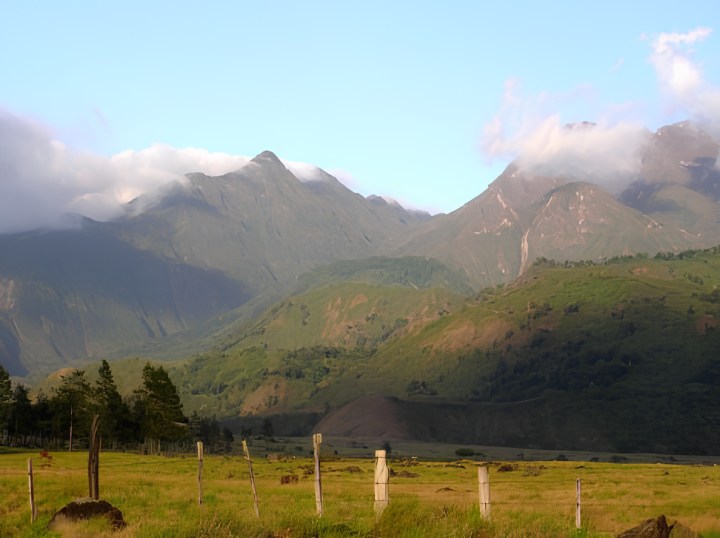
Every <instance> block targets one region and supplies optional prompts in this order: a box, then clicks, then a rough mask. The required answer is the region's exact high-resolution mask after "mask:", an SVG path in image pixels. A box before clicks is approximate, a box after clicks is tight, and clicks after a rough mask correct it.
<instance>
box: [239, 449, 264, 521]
mask: <svg viewBox="0 0 720 538" xmlns="http://www.w3.org/2000/svg"><path fill="white" fill-rule="evenodd" d="M242 448H243V453H244V454H245V459H246V460H247V462H248V470H249V471H250V487H251V488H252V494H253V502H254V505H255V515H256V516H257V517H258V519H259V518H260V508H259V507H258V496H257V490H256V489H255V473H253V466H252V460H251V459H250V451H249V450H248V447H247V441H245V439H243V440H242Z"/></svg>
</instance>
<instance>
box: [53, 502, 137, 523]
mask: <svg viewBox="0 0 720 538" xmlns="http://www.w3.org/2000/svg"><path fill="white" fill-rule="evenodd" d="M98 516H104V517H106V518H108V520H109V521H110V524H111V525H112V527H113V529H115V530H118V529H123V528H125V527H126V526H127V523H125V520H124V519H123V515H122V512H121V511H120V510H119V509H117V508H115V507H114V506H113V505H112V504H110V503H109V502H107V501H103V500H95V499H91V498H89V497H82V498H80V499H75V500H74V501H71V502H70V503H68V504H66V505H65V506H63V507H62V508H61V509H60V510H58V511H57V512H56V513H55V515H54V516H53V517H52V519H51V520H50V524H49V525H48V527H49V528H50V529H52V528H53V524H55V523H59V522H61V521H78V520H80V519H90V518H92V517H98Z"/></svg>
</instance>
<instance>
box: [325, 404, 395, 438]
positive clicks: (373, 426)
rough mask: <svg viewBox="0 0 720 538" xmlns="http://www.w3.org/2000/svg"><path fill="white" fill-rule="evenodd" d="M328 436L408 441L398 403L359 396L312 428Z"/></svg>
mask: <svg viewBox="0 0 720 538" xmlns="http://www.w3.org/2000/svg"><path fill="white" fill-rule="evenodd" d="M315 430H317V431H321V432H323V433H324V434H326V435H328V436H338V437H376V438H381V439H408V438H409V434H408V431H407V426H406V424H405V421H404V420H403V418H402V412H401V410H400V407H399V406H398V404H397V403H396V402H395V401H394V400H392V399H390V398H386V397H385V396H380V395H379V394H372V395H369V396H363V397H361V398H358V399H357V400H354V401H352V402H350V403H349V404H347V405H344V406H343V407H341V408H340V409H338V410H336V411H333V412H332V413H330V414H329V415H327V416H326V417H325V418H323V419H322V420H321V421H320V423H319V424H318V425H317V426H316V427H315Z"/></svg>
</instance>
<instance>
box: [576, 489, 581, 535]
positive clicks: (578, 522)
mask: <svg viewBox="0 0 720 538" xmlns="http://www.w3.org/2000/svg"><path fill="white" fill-rule="evenodd" d="M581 505H582V480H580V479H579V478H578V479H576V480H575V528H577V529H579V528H580V527H581V526H582V518H581V517H580V509H581Z"/></svg>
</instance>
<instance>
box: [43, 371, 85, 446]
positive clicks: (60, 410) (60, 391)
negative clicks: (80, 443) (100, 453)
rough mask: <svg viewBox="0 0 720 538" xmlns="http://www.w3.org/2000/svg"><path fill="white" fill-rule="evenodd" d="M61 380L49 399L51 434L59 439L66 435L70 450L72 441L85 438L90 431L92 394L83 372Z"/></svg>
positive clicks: (63, 377) (74, 373)
mask: <svg viewBox="0 0 720 538" xmlns="http://www.w3.org/2000/svg"><path fill="white" fill-rule="evenodd" d="M61 380H62V381H61V383H60V386H59V387H58V388H56V389H55V391H54V392H55V394H54V395H53V397H52V398H51V399H50V407H51V409H52V412H53V433H54V434H55V435H56V436H58V437H60V438H62V437H64V436H65V435H67V436H68V443H69V447H68V448H69V449H70V450H72V448H73V442H74V440H76V439H78V438H82V437H86V436H87V434H88V432H89V430H90V419H91V415H92V412H93V411H94V402H93V393H92V388H91V387H90V384H89V383H88V381H87V379H85V371H84V370H74V371H73V372H72V373H71V374H70V375H68V376H61Z"/></svg>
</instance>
